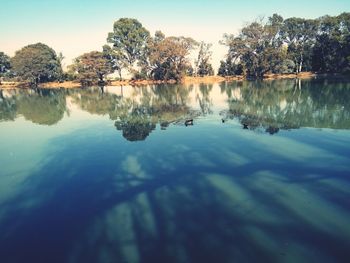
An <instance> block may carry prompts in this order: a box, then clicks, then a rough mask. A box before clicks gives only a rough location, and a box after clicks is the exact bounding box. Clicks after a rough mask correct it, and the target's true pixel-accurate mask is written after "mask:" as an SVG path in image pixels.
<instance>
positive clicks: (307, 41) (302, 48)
mask: <svg viewBox="0 0 350 263" xmlns="http://www.w3.org/2000/svg"><path fill="white" fill-rule="evenodd" d="M317 28H318V22H317V20H312V19H303V18H296V17H292V18H288V19H286V20H285V21H284V23H283V26H282V27H281V38H282V40H283V41H284V42H285V43H286V44H287V45H288V54H289V55H290V57H291V59H292V60H293V61H294V63H295V65H296V73H299V72H301V71H302V69H303V65H304V62H306V61H308V59H309V58H310V57H311V50H312V46H313V45H314V43H315V38H316V34H317ZM306 58H307V59H306Z"/></svg>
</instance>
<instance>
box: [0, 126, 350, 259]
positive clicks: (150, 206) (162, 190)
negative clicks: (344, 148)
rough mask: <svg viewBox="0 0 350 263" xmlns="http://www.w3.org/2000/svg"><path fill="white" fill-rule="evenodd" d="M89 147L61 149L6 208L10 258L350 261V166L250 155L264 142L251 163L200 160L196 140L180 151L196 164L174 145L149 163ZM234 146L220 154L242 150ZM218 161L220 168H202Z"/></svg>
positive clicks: (4, 239)
mask: <svg viewBox="0 0 350 263" xmlns="http://www.w3.org/2000/svg"><path fill="white" fill-rule="evenodd" d="M78 132H80V131H78ZM70 136H72V134H70V135H69V136H67V138H60V139H59V140H58V141H56V142H55V141H53V142H52V143H54V144H56V143H57V144H61V142H62V141H65V140H66V139H67V141H69V137H70ZM73 137H74V136H73ZM193 138H194V137H193ZM193 138H192V140H193ZM236 139H240V140H243V138H239V137H237V138H236ZM85 140H86V141H80V142H71V141H69V143H67V146H66V147H63V148H62V147H61V150H60V151H59V152H56V153H54V155H52V157H51V159H50V160H49V161H47V163H44V164H43V165H42V167H41V169H40V170H39V171H37V172H35V174H33V175H32V176H29V177H28V179H27V181H25V182H23V184H22V191H21V193H20V194H19V195H17V197H15V198H13V199H12V200H9V201H7V202H6V203H4V204H3V205H2V208H1V209H2V213H1V215H2V217H1V218H0V229H1V230H0V233H1V234H0V244H1V246H0V257H1V259H2V262H9V263H11V262H232V261H238V262H257V261H260V262H316V261H317V262H333V261H334V262H346V260H347V259H348V257H349V256H350V254H349V250H348V247H349V234H350V228H349V226H348V220H347V219H348V218H349V213H348V212H347V211H348V209H349V203H347V200H348V198H345V197H348V196H349V194H350V193H349V190H346V187H345V190H343V192H342V190H341V185H343V186H344V185H347V186H349V179H348V174H349V169H348V168H347V169H344V168H338V169H334V168H318V167H317V166H310V165H308V164H304V165H302V164H301V163H300V162H298V161H295V160H294V161H293V160H292V159H288V158H285V157H283V156H278V155H277V154H276V155H275V156H271V157H273V159H274V160H275V161H274V162H271V161H270V162H267V161H266V159H264V158H261V159H260V160H250V159H251V158H252V157H251V156H250V154H249V151H254V147H256V146H254V145H253V146H251V148H249V149H248V150H247V151H240V152H241V153H240V155H239V156H236V157H237V158H241V159H242V160H243V159H245V160H246V162H237V163H232V156H231V157H230V156H227V155H210V152H203V153H201V154H197V155H194V154H193V150H194V149H191V147H190V146H189V145H188V147H189V148H188V149H187V150H185V151H184V152H182V153H181V154H182V155H186V156H187V158H183V157H182V156H179V155H178V154H177V148H176V147H175V146H174V148H171V146H169V147H170V148H169V149H167V151H164V152H163V153H157V154H155V156H153V157H150V156H148V157H147V156H146V155H140V154H132V153H128V152H121V153H118V151H116V150H113V149H112V147H113V146H110V147H108V146H107V145H108V144H110V142H109V141H108V139H106V140H105V141H102V142H99V143H100V144H101V146H100V147H101V148H103V150H104V151H106V152H107V153H108V154H109V155H106V156H104V158H99V157H98V154H99V149H96V151H97V152H94V151H88V150H87V151H83V150H82V149H81V144H82V143H83V145H85V146H90V145H92V142H91V141H89V140H90V138H89V137H87V138H86V139H85ZM68 145H69V146H68ZM170 145H171V144H170ZM224 145H225V144H219V145H217V146H216V148H215V147H214V146H213V147H210V151H213V152H216V153H218V152H224V151H230V152H231V154H233V152H234V151H237V149H235V148H234V146H231V148H229V149H227V147H226V148H225V147H224ZM165 147H166V146H165ZM232 147H233V148H232ZM93 148H94V149H95V148H96V147H93ZM208 151H209V150H208ZM227 154H228V153H227ZM236 154H237V153H236ZM160 155H162V159H159V157H160ZM208 156H211V158H212V162H213V164H214V165H212V164H211V165H210V164H208V165H198V164H199V163H201V162H203V159H205V158H206V157H208ZM157 158H158V159H157ZM112 162H114V163H115V165H111V163H112ZM161 162H162V163H163V165H160V163H161ZM174 163H175V164H176V166H177V168H176V169H172V165H173V164H174ZM62 164H64V165H62ZM316 175H317V176H316ZM327 180H328V181H327ZM348 189H349V188H348ZM333 191H336V192H337V193H338V194H339V196H338V197H337V195H333V194H331V192H333ZM334 198H336V199H337V205H333V201H334Z"/></svg>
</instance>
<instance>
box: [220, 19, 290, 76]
mask: <svg viewBox="0 0 350 263" xmlns="http://www.w3.org/2000/svg"><path fill="white" fill-rule="evenodd" d="M281 21H283V18H282V17H280V16H278V15H274V17H272V18H270V19H269V20H268V22H267V23H263V21H262V20H261V21H256V22H253V23H250V24H248V25H247V26H245V27H243V28H242V29H241V31H240V33H239V34H238V36H234V35H230V34H225V35H224V40H223V41H221V44H224V45H227V46H228V47H229V51H228V54H227V62H229V63H230V64H231V65H235V64H238V63H239V64H241V65H242V67H243V68H244V69H245V71H246V72H245V74H246V75H247V76H248V77H254V78H261V77H263V76H264V74H265V73H267V72H269V71H273V68H274V67H275V65H276V64H278V63H280V60H281V58H280V55H281V54H280V53H281V50H280V49H279V45H280V44H279V42H280V40H279V39H278V34H279V32H280V26H281V23H282V22H281ZM223 66H224V65H223ZM227 66H228V65H227ZM224 71H225V70H223V69H221V70H220V73H223V72H224ZM226 72H227V68H226ZM230 74H232V71H231V72H230Z"/></svg>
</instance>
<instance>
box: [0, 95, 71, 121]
mask: <svg viewBox="0 0 350 263" xmlns="http://www.w3.org/2000/svg"><path fill="white" fill-rule="evenodd" d="M10 92H11V94H10V96H9V97H7V98H5V97H4V96H3V97H2V98H1V101H0V118H1V119H3V120H14V119H15V117H16V116H17V115H18V114H19V115H22V116H24V118H25V119H27V120H30V121H32V122H33V123H37V124H42V125H53V124H56V123H57V122H58V121H60V120H61V119H62V118H63V116H64V113H65V112H66V98H65V92H64V91H60V90H23V91H19V90H13V91H10Z"/></svg>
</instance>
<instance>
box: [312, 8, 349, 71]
mask: <svg viewBox="0 0 350 263" xmlns="http://www.w3.org/2000/svg"><path fill="white" fill-rule="evenodd" d="M349 20H350V13H343V14H341V15H339V16H323V17H321V18H319V30H318V35H317V37H316V43H315V46H314V48H313V52H312V68H313V70H315V71H318V72H344V73H346V72H350V44H349V43H350V33H349V31H350V29H349V28H350V22H349Z"/></svg>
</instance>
